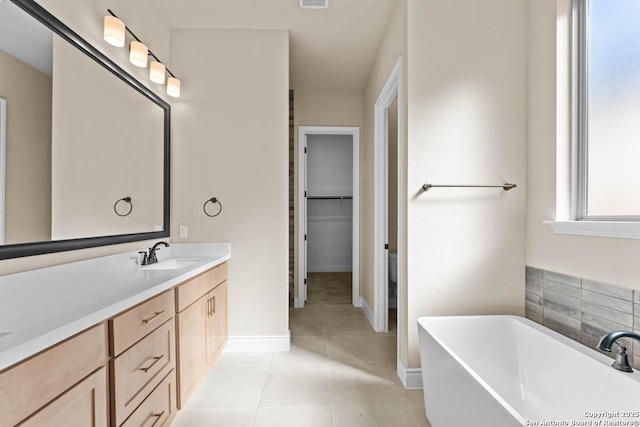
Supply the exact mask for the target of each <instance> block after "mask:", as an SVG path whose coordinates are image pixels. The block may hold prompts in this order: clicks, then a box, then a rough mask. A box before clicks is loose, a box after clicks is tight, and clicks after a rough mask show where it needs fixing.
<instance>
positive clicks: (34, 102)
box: [0, 51, 51, 244]
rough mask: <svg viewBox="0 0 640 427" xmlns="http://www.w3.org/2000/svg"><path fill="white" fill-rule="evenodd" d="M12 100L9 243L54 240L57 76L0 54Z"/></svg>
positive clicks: (1, 88) (2, 86)
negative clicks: (53, 100)
mask: <svg viewBox="0 0 640 427" xmlns="http://www.w3.org/2000/svg"><path fill="white" fill-rule="evenodd" d="M0 70H1V72H0V98H5V99H6V100H7V129H6V144H7V145H6V153H7V154H6V156H7V158H8V159H9V161H7V162H6V181H5V191H6V194H5V243H6V244H15V243H24V242H38V241H41V240H49V239H50V238H51V77H50V76H48V75H46V74H44V73H42V72H40V71H38V70H36V69H35V68H32V67H30V66H29V65H27V64H25V63H24V62H22V61H19V60H17V59H16V58H14V57H12V56H10V55H8V54H6V53H4V52H1V51H0Z"/></svg>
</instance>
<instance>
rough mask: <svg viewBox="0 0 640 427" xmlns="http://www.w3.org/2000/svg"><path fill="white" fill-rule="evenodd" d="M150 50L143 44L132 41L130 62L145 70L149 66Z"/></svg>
mask: <svg viewBox="0 0 640 427" xmlns="http://www.w3.org/2000/svg"><path fill="white" fill-rule="evenodd" d="M148 56H149V49H147V46H146V45H144V44H143V43H140V42H138V41H135V40H134V41H132V42H131V45H130V46H129V62H131V63H132V64H133V65H135V66H136V67H140V68H145V67H146V66H147V57H148Z"/></svg>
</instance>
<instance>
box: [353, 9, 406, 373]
mask: <svg viewBox="0 0 640 427" xmlns="http://www.w3.org/2000/svg"><path fill="white" fill-rule="evenodd" d="M400 57H402V81H403V82H404V83H403V87H402V93H403V96H402V99H403V105H402V106H401V107H402V108H401V109H402V110H403V111H404V112H405V113H404V114H403V120H402V123H400V126H402V127H403V135H404V140H403V141H398V143H399V144H400V145H401V146H402V147H403V152H404V153H405V157H404V158H403V159H402V163H403V164H404V165H405V167H404V170H406V164H407V158H406V135H407V115H406V111H407V98H408V97H407V85H406V82H407V2H406V0H400V1H398V5H397V6H396V9H395V10H394V13H393V16H392V17H391V19H390V21H389V24H388V26H387V29H386V31H385V34H384V37H383V39H382V42H381V44H380V47H379V49H378V53H377V55H376V59H375V62H374V64H373V67H372V69H371V73H370V75H369V78H368V80H367V84H366V86H365V90H364V108H363V109H364V126H363V129H362V152H361V158H360V162H361V171H360V191H361V201H360V293H361V295H362V298H363V299H364V300H365V301H366V302H367V304H368V305H369V307H371V308H373V307H375V305H374V304H375V301H374V288H373V232H372V230H373V137H374V135H373V127H374V120H373V119H374V117H373V114H374V105H375V103H376V101H377V99H378V96H379V95H380V91H381V90H382V87H383V86H384V84H385V82H386V81H387V78H388V77H389V74H391V71H392V70H393V67H394V66H395V65H396V62H397V61H398V59H399V58H400ZM405 179H406V175H405ZM405 185H406V182H405ZM398 203H403V204H404V205H405V206H406V203H407V197H406V195H403V194H401V195H399V198H398ZM405 212H406V211H405ZM405 222H406V218H405ZM402 233H403V235H404V242H405V247H404V248H403V249H404V250H405V254H406V241H407V240H406V236H407V234H406V233H407V231H406V228H405V229H404V230H402ZM406 268H407V264H406V257H403V258H402V259H398V269H402V271H403V274H402V276H401V278H404V279H405V280H403V281H402V282H401V283H398V288H399V292H400V293H401V295H402V296H403V298H402V299H401V300H399V301H398V304H399V305H400V307H401V311H402V312H404V313H405V316H404V317H403V318H402V319H399V321H400V322H402V327H401V329H402V331H405V332H404V334H403V335H402V336H400V338H399V339H400V358H401V360H402V361H403V363H404V364H405V366H406V362H407V334H406V331H407V317H406V313H407V299H406V296H407V291H406V287H407V282H406V277H407V275H406V271H407V270H406Z"/></svg>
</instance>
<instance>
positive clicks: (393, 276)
mask: <svg viewBox="0 0 640 427" xmlns="http://www.w3.org/2000/svg"><path fill="white" fill-rule="evenodd" d="M397 307H398V253H397V252H389V308H397Z"/></svg>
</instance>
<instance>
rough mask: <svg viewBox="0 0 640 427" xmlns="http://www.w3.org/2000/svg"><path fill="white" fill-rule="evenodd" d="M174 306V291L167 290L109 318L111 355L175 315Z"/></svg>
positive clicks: (117, 353)
mask: <svg viewBox="0 0 640 427" xmlns="http://www.w3.org/2000/svg"><path fill="white" fill-rule="evenodd" d="M174 308H175V300H174V295H173V291H167V292H165V293H163V294H161V295H158V296H157V297H155V298H152V299H150V300H148V301H146V302H143V303H142V304H140V305H138V306H136V307H134V308H132V309H131V310H129V311H126V312H124V313H122V314H120V315H119V316H117V317H114V318H113V319H111V320H109V323H110V326H111V336H110V339H111V355H112V356H117V355H119V354H120V353H122V352H123V351H124V350H126V349H127V348H129V347H131V346H132V345H133V344H135V343H136V342H138V341H140V339H142V337H144V336H145V335H147V334H149V332H151V331H153V330H154V329H156V328H157V327H158V326H160V325H162V324H163V323H164V322H166V321H167V320H168V319H170V318H171V317H173V314H174Z"/></svg>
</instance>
